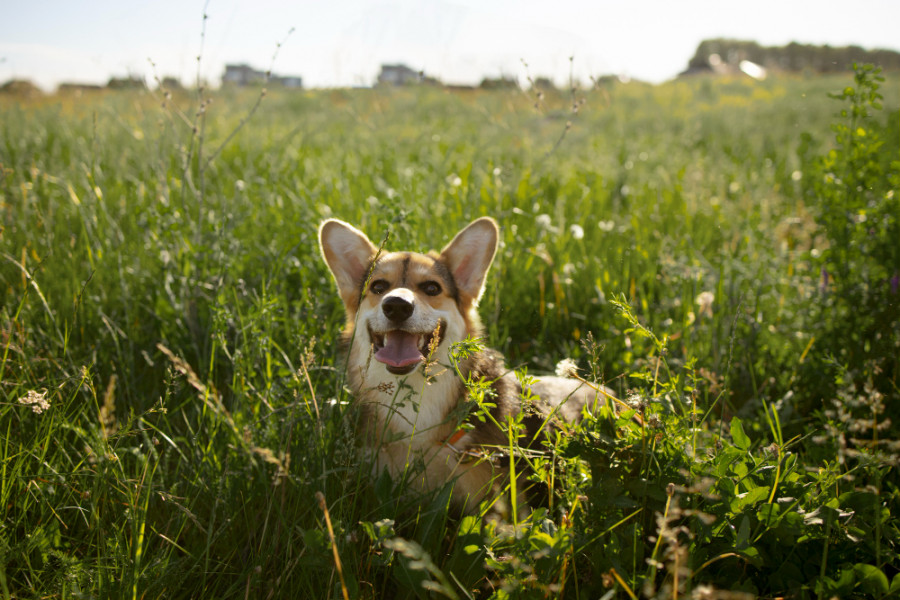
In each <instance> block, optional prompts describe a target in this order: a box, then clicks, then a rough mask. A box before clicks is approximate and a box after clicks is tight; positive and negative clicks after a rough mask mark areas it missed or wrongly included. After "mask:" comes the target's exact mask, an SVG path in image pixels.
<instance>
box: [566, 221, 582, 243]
mask: <svg viewBox="0 0 900 600" xmlns="http://www.w3.org/2000/svg"><path fill="white" fill-rule="evenodd" d="M569 231H570V232H571V233H572V237H573V238H575V239H576V240H580V239H583V238H584V228H583V227H582V226H581V225H578V224H576V223H573V224H572V225H569Z"/></svg>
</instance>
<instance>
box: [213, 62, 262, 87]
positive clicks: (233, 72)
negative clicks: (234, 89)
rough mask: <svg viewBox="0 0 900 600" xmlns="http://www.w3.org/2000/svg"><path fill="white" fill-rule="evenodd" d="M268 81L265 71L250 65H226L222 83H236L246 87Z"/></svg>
mask: <svg viewBox="0 0 900 600" xmlns="http://www.w3.org/2000/svg"><path fill="white" fill-rule="evenodd" d="M265 81H266V74H265V73H264V72H263V71H259V70H257V69H254V68H253V67H251V66H250V65H246V64H239V65H225V74H224V75H222V85H236V86H238V87H244V86H247V85H261V84H263V83H265Z"/></svg>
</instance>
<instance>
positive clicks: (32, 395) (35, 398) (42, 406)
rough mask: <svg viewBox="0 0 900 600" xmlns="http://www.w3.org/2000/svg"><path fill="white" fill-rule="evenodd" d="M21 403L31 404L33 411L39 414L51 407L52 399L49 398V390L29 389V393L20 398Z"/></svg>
mask: <svg viewBox="0 0 900 600" xmlns="http://www.w3.org/2000/svg"><path fill="white" fill-rule="evenodd" d="M19 404H22V405H24V406H30V407H31V411H32V412H33V413H35V414H37V415H39V414H41V413H42V412H44V411H45V410H47V409H49V408H50V401H49V400H47V390H43V391H41V392H36V391H34V390H29V392H28V393H27V394H25V395H24V396H22V397H21V398H19Z"/></svg>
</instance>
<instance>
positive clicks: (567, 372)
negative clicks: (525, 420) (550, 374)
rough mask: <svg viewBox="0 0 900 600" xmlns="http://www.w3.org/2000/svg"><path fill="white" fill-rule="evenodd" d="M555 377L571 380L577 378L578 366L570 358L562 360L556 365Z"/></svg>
mask: <svg viewBox="0 0 900 600" xmlns="http://www.w3.org/2000/svg"><path fill="white" fill-rule="evenodd" d="M556 376H557V377H569V378H573V379H574V378H576V377H578V366H577V365H576V364H575V361H574V360H572V359H571V358H564V359H562V360H561V361H559V362H558V363H556Z"/></svg>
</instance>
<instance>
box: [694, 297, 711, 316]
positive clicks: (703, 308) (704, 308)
mask: <svg viewBox="0 0 900 600" xmlns="http://www.w3.org/2000/svg"><path fill="white" fill-rule="evenodd" d="M715 299H716V296H715V294H713V293H712V292H700V293H699V294H697V297H696V298H694V304H696V305H697V306H699V307H700V308H699V309H698V310H697V312H698V313H700V315H701V316H702V315H706V316H708V317H711V316H712V304H713V302H714V301H715Z"/></svg>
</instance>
